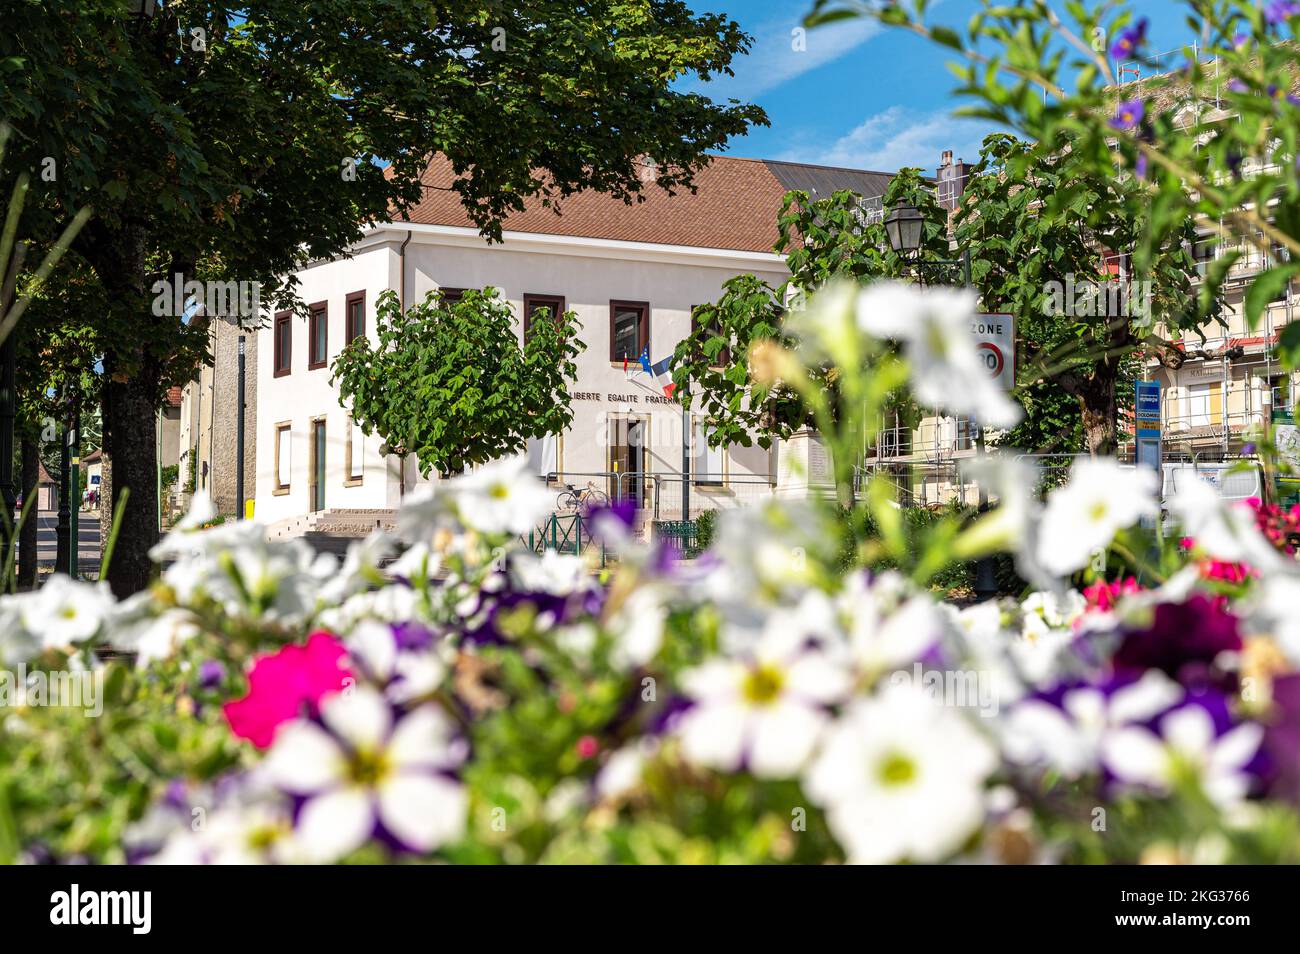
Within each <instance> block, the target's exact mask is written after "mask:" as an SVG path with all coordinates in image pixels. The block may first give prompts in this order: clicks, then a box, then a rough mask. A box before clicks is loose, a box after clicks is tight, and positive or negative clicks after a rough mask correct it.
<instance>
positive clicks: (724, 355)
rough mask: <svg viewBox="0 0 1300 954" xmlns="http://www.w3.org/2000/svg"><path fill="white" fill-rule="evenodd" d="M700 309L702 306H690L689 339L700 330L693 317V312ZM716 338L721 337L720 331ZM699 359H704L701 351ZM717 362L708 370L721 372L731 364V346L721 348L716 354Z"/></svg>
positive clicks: (696, 320)
mask: <svg viewBox="0 0 1300 954" xmlns="http://www.w3.org/2000/svg"><path fill="white" fill-rule="evenodd" d="M701 307H703V306H701V305H692V306H691V337H692V338H694V337H695V335H696V334H697V333H698V332H699V330H700V323H699V320H698V319H697V318H696V317H695V312H696V310H697V309H698V308H701ZM718 337H722V335H721V329H719V334H718ZM700 357H701V358H702V357H704V353H703V351H701V353H700ZM718 362H719V363H718V364H711V365H709V369H710V370H711V371H721V370H723V369H725V368H726V367H728V366H729V365H730V364H731V346H730V345H725V346H723V349H722V350H721V351H720V352H718Z"/></svg>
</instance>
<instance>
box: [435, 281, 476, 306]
mask: <svg viewBox="0 0 1300 954" xmlns="http://www.w3.org/2000/svg"><path fill="white" fill-rule="evenodd" d="M467 291H469V289H468V288H451V287H449V286H443V285H439V286H438V294H439V295H441V296H442V304H444V305H454V304H456V303H457V302H459V301H460V300H461V299H462V298H464V297H465V292H467Z"/></svg>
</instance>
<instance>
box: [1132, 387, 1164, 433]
mask: <svg viewBox="0 0 1300 954" xmlns="http://www.w3.org/2000/svg"><path fill="white" fill-rule="evenodd" d="M1136 417H1137V419H1138V423H1139V424H1155V425H1156V426H1157V428H1159V425H1160V382H1159V381H1139V382H1137V414H1136Z"/></svg>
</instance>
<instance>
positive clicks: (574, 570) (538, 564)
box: [510, 550, 591, 596]
mask: <svg viewBox="0 0 1300 954" xmlns="http://www.w3.org/2000/svg"><path fill="white" fill-rule="evenodd" d="M510 575H511V577H512V578H513V579H514V584H515V588H516V589H521V590H527V591H529V592H532V593H549V594H550V595H551V596H569V595H570V594H572V593H577V592H579V591H580V590H583V589H586V588H587V587H588V585H589V583H590V581H591V574H590V572H589V570H588V567H587V561H586V560H584V559H582V557H578V556H572V555H570V554H564V553H557V552H556V551H555V550H547V551H546V552H545V553H543V554H542V555H541V556H540V557H538V556H536V555H534V554H532V553H524V554H520V555H519V556H518V557H516V558H514V559H512V560H511V561H510Z"/></svg>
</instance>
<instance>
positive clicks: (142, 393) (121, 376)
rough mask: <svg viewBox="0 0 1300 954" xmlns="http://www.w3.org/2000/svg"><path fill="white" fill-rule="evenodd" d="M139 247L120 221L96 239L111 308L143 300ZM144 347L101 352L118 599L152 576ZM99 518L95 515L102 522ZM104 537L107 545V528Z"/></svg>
mask: <svg viewBox="0 0 1300 954" xmlns="http://www.w3.org/2000/svg"><path fill="white" fill-rule="evenodd" d="M145 248H146V235H145V230H144V228H143V226H141V225H140V224H138V223H127V224H125V225H123V226H122V227H121V228H120V229H118V230H115V231H113V232H112V233H110V234H109V235H107V237H106V238H105V239H104V240H101V241H97V242H95V245H94V253H95V254H94V256H93V258H92V263H93V264H94V266H95V271H96V273H98V275H99V277H100V281H101V282H102V283H103V285H104V289H105V291H107V292H108V297H109V301H111V302H113V303H114V307H116V308H119V309H131V310H132V311H133V312H136V311H138V313H139V317H141V318H143V316H144V314H145V309H147V307H148V301H149V296H148V294H147V292H146V287H147V282H148V279H147V273H146V263H145ZM132 317H135V315H132ZM172 320H179V318H176V319H172ZM141 327H142V328H143V327H146V325H144V324H142V325H141ZM148 344H149V342H148V341H147V340H134V341H133V340H126V341H122V342H120V343H117V344H116V346H115V347H113V348H112V350H110V351H109V353H107V354H106V355H105V356H104V388H103V411H104V413H103V441H104V443H103V450H104V456H105V457H107V458H108V459H109V460H111V461H112V481H111V484H109V485H108V486H105V487H104V488H103V489H102V491H101V494H102V497H103V499H104V501H105V503H106V505H107V507H108V510H109V513H116V512H117V508H118V502H119V501H120V500H121V496H122V494H123V493H124V492H126V491H127V490H128V489H129V491H130V496H129V499H128V501H127V504H126V507H125V508H124V509H123V511H122V515H121V524H120V525H119V526H118V531H117V542H116V545H115V547H114V549H113V559H112V562H111V563H110V564H109V567H108V574H107V577H106V578H107V580H108V583H109V585H110V586H111V587H112V589H113V592H114V593H115V594H116V595H117V597H118V598H119V599H124V598H126V597H128V596H130V595H131V594H132V593H138V592H140V591H141V590H143V589H145V588H147V587H148V586H149V582H150V580H151V579H152V575H153V564H152V561H150V559H149V549H150V548H151V547H152V546H153V545H154V544H155V543H157V542H158V475H157V467H158V460H157V443H156V442H157V433H156V427H157V423H156V419H155V410H156V402H157V401H158V399H159V395H160V392H161V389H162V388H161V385H162V375H163V368H162V364H161V363H160V360H159V358H158V357H157V356H156V355H155V354H154V353H152V352H151V350H150V348H149V347H148ZM105 470H106V471H107V468H105ZM103 519H104V518H103V515H102V513H101V517H100V520H101V527H102V526H103ZM103 541H104V546H107V545H108V534H107V533H104V535H103Z"/></svg>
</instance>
